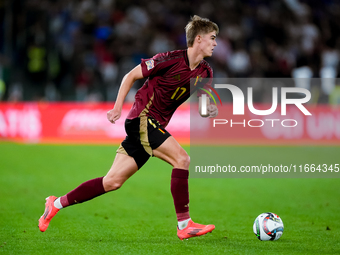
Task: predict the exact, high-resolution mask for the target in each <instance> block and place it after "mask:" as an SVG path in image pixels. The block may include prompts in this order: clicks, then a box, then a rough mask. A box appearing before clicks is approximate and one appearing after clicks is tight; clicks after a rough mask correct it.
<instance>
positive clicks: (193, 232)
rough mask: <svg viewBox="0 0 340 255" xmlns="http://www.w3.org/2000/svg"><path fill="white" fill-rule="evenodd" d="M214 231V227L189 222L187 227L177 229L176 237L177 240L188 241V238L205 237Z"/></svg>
mask: <svg viewBox="0 0 340 255" xmlns="http://www.w3.org/2000/svg"><path fill="white" fill-rule="evenodd" d="M214 229H215V226H214V225H202V224H197V223H195V222H193V221H192V220H189V222H188V226H186V227H185V228H184V229H182V230H179V228H178V227H177V236H178V238H179V239H181V240H183V239H188V238H190V237H195V236H201V235H205V234H207V233H209V232H211V231H213V230H214Z"/></svg>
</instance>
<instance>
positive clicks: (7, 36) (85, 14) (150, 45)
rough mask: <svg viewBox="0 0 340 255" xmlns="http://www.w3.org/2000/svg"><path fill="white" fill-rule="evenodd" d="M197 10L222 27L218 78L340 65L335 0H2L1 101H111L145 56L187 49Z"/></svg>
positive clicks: (309, 73)
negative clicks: (189, 28)
mask: <svg viewBox="0 0 340 255" xmlns="http://www.w3.org/2000/svg"><path fill="white" fill-rule="evenodd" d="M194 14H197V15H200V16H202V17H206V18H209V19H210V20H212V21H214V22H216V23H217V24H218V25H219V27H220V33H219V35H218V39H217V43H218V46H217V47H216V49H215V51H214V53H213V56H212V57H211V58H209V59H207V61H208V62H209V63H210V64H211V66H212V67H213V69H214V77H217V78H223V77H267V78H270V77H287V78H288V77H305V78H317V77H327V78H336V77H338V76H339V74H340V70H339V68H340V66H339V49H340V2H338V1H336V0H323V1H314V0H300V1H298V0H273V1H264V0H245V1H240V0H239V1H238V0H228V1H226V0H214V1H204V0H195V1H194V0H183V1H181V0H171V1H160V0H140V1H132V0H7V1H0V22H1V27H0V38H2V39H1V41H0V100H1V98H2V99H3V100H8V101H21V100H48V101H65V100H72V101H73V100H76V101H114V100H115V97H116V94H117V91H118V88H119V85H120V81H121V79H122V77H123V76H124V75H125V73H127V72H128V71H129V70H130V69H131V68H133V67H134V66H135V65H137V64H139V63H140V60H141V58H148V57H151V56H153V55H154V54H156V53H158V52H165V51H169V50H174V49H184V48H186V40H185V31H184V27H185V25H186V24H187V22H188V21H189V19H190V17H191V16H193V15H194ZM142 84H143V81H139V82H136V84H135V85H134V87H133V89H132V91H131V93H130V94H129V95H128V98H127V100H133V96H134V93H135V91H136V90H137V89H138V88H139V87H140V86H141V85H142ZM307 87H308V86H307ZM335 87H337V86H335V84H333V85H331V86H330V87H328V88H327V87H326V88H321V93H323V94H325V95H330V94H331V93H332V92H333V91H335Z"/></svg>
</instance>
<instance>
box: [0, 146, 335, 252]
mask: <svg viewBox="0 0 340 255" xmlns="http://www.w3.org/2000/svg"><path fill="white" fill-rule="evenodd" d="M235 148H237V149H235V150H234V149H233V147H231V149H230V155H229V156H230V157H233V158H235V157H238V156H237V155H239V150H242V151H243V152H244V155H243V157H246V155H247V153H248V152H250V151H251V150H256V151H258V152H259V151H261V150H265V151H266V153H270V151H272V150H271V149H270V147H265V146H263V147H235ZM287 148H289V151H290V155H296V156H301V155H302V154H303V153H307V152H305V151H308V150H301V147H282V148H281V147H277V148H276V149H275V150H273V151H275V152H276V153H277V151H278V150H281V149H282V150H287ZM315 148H317V147H315ZM186 149H189V148H188V147H186ZM115 150H116V146H85V145H77V146H76V145H68V146H67V145H22V144H21V145H20V144H13V143H7V142H3V143H0V152H1V153H0V176H1V178H0V208H1V209H0V253H1V254H223V253H226V254H339V253H340V243H339V236H340V220H339V209H340V199H339V198H340V188H339V187H340V179H335V178H333V179H293V178H285V179H257V178H253V179H251V178H245V179H226V178H224V179H222V178H220V179H217V178H212V179H208V178H191V179H190V180H189V186H190V212H191V217H192V219H193V220H194V221H196V222H199V223H203V224H208V223H213V224H215V225H216V229H215V230H214V231H213V232H212V233H211V234H208V235H206V236H203V237H198V238H191V239H189V240H184V241H180V240H179V239H178V238H177V236H176V223H177V221H176V215H175V210H174V206H173V202H172V197H171V193H170V175H171V167H170V166H168V165H167V164H166V163H163V162H162V161H160V160H158V159H156V158H152V159H151V160H149V162H148V163H147V164H146V165H145V166H144V167H143V168H142V169H141V170H140V171H139V172H137V173H136V174H135V175H134V176H133V177H132V178H131V179H130V180H128V181H127V182H126V184H125V185H124V186H123V187H122V188H121V189H119V190H117V191H115V192H111V193H109V194H105V195H103V196H101V197H98V198H96V199H94V200H92V201H89V202H86V203H83V204H80V205H75V206H72V207H69V208H66V209H64V210H61V211H60V212H59V213H58V215H57V216H56V217H55V218H54V219H53V220H52V222H51V224H50V226H49V228H48V230H47V231H46V232H45V233H41V232H40V231H39V229H38V227H37V225H38V218H39V217H40V216H41V214H42V213H43V211H44V203H45V197H47V196H49V195H56V196H60V195H64V194H65V193H66V192H68V191H70V190H71V189H73V188H75V187H76V186H78V185H79V184H80V183H82V182H84V181H86V180H88V179H92V178H96V177H99V176H103V175H105V174H106V172H107V170H108V169H109V167H110V165H111V163H112V160H113V158H114V155H115ZM233 151H235V155H233ZM294 151H295V153H294ZM339 151H340V150H339V147H323V148H322V150H320V153H318V157H323V158H324V160H325V161H326V162H330V158H333V159H334V157H339ZM283 153H284V152H283ZM268 156H269V157H270V156H271V155H268ZM305 156H306V155H305ZM307 156H308V155H307ZM274 158H275V157H274ZM338 159H339V158H338ZM240 160H241V159H240ZM253 160H254V163H259V162H255V161H256V158H254V159H253ZM291 160H294V159H291ZM338 163H340V162H338ZM267 211H271V212H274V213H277V214H278V215H280V217H281V218H282V219H283V222H284V225H285V230H284V233H283V236H282V237H281V239H280V240H278V241H274V242H261V241H259V240H257V238H256V237H255V235H254V234H253V232H252V225H253V221H254V219H255V218H256V216H257V215H258V214H260V213H262V212H267Z"/></svg>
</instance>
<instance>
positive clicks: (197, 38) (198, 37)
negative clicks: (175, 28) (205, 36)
mask: <svg viewBox="0 0 340 255" xmlns="http://www.w3.org/2000/svg"><path fill="white" fill-rule="evenodd" d="M196 41H197V42H198V43H200V42H201V41H202V36H201V35H197V36H196Z"/></svg>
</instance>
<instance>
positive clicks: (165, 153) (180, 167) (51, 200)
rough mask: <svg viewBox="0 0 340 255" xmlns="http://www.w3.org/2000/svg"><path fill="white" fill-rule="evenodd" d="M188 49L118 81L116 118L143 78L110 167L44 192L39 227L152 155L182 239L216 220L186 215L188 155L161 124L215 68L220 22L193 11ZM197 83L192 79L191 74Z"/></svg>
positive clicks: (213, 111) (213, 112)
mask: <svg viewBox="0 0 340 255" xmlns="http://www.w3.org/2000/svg"><path fill="white" fill-rule="evenodd" d="M185 31H186V38H187V46H188V48H187V49H186V50H176V51H171V52H166V53H160V54H157V55H155V56H154V57H152V58H150V59H142V61H141V64H139V65H138V66H136V67H135V68H134V69H132V70H131V71H130V72H129V73H127V74H126V75H125V76H124V78H123V80H122V82H121V85H120V89H119V92H118V95H117V99H116V102H115V105H114V108H113V109H112V110H110V111H108V113H107V119H108V120H109V121H110V122H111V123H113V124H114V123H115V121H116V120H118V119H119V118H120V116H121V111H122V107H123V102H124V100H125V97H126V95H127V94H128V92H129V90H130V89H131V87H132V85H133V84H134V82H135V81H136V80H138V79H142V78H147V80H146V81H145V83H144V85H143V86H142V87H141V88H140V89H139V90H138V91H137V93H136V96H135V102H134V104H133V106H132V108H131V110H130V112H129V114H128V116H127V119H126V121H125V130H126V133H127V136H126V138H125V140H124V141H123V142H122V143H121V145H120V147H119V148H118V150H117V154H116V157H115V159H114V161H113V164H112V166H111V168H110V170H109V172H108V173H107V174H106V176H104V177H100V178H96V179H92V180H89V181H86V182H84V183H82V184H81V185H80V186H78V187H77V188H75V189H74V190H72V191H70V192H69V193H67V194H66V195H64V196H61V197H58V198H57V197H55V196H50V197H48V198H46V204H45V212H44V214H43V215H42V216H41V217H40V219H39V229H40V230H41V231H42V232H44V231H46V229H47V227H48V225H49V223H50V221H51V219H52V218H53V217H54V216H55V215H56V213H57V212H58V211H59V210H60V209H61V208H65V207H67V206H70V205H73V204H77V203H82V202H85V201H88V200H90V199H92V198H94V197H97V196H100V195H102V194H104V193H106V192H109V191H113V190H117V189H118V188H120V187H121V186H122V185H123V183H124V182H125V181H126V180H127V179H129V178H130V177H131V176H132V175H133V174H134V173H136V171H137V170H138V169H140V168H141V167H142V166H143V165H144V164H145V163H146V161H147V160H148V159H149V158H150V156H155V157H157V158H160V159H162V160H164V161H166V162H168V163H169V164H170V165H171V166H172V167H173V170H172V175H171V194H172V197H173V200H174V204H175V211H176V215H177V220H178V225H177V235H178V237H179V238H180V239H181V240H183V239H187V238H190V237H195V236H200V235H204V234H206V233H208V232H211V231H212V230H214V229H215V226H214V225H201V224H197V223H194V222H193V221H192V220H191V218H190V215H189V190H188V176H189V171H188V169H189V163H190V158H189V156H188V154H187V153H186V151H185V150H184V149H183V148H182V147H181V146H180V144H179V143H178V142H177V141H176V140H175V138H174V137H173V136H171V135H170V134H169V132H168V131H167V130H166V129H165V127H166V126H167V124H168V123H169V121H170V118H171V116H172V115H173V113H174V112H175V110H176V109H177V107H178V106H180V105H181V104H182V103H183V102H184V101H186V100H187V99H188V98H189V96H190V95H191V94H192V93H193V92H194V91H195V90H196V89H197V88H198V87H200V86H204V84H203V85H202V84H197V81H198V80H201V78H212V77H213V72H212V69H211V67H210V66H209V64H208V63H207V62H206V61H205V60H204V58H205V57H209V56H211V55H212V53H213V50H214V47H215V46H216V45H217V43H216V35H217V34H218V31H219V29H218V26H217V25H216V24H215V23H213V22H211V21H210V20H208V19H205V18H201V17H199V16H197V15H195V16H194V17H193V18H192V19H191V20H190V21H189V22H188V24H187V25H186V27H185ZM191 78H195V79H196V82H195V84H192V85H190V79H191ZM207 112H208V116H209V117H215V116H217V113H218V110H217V107H216V106H215V105H213V104H211V105H210V104H209V105H208V106H207Z"/></svg>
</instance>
